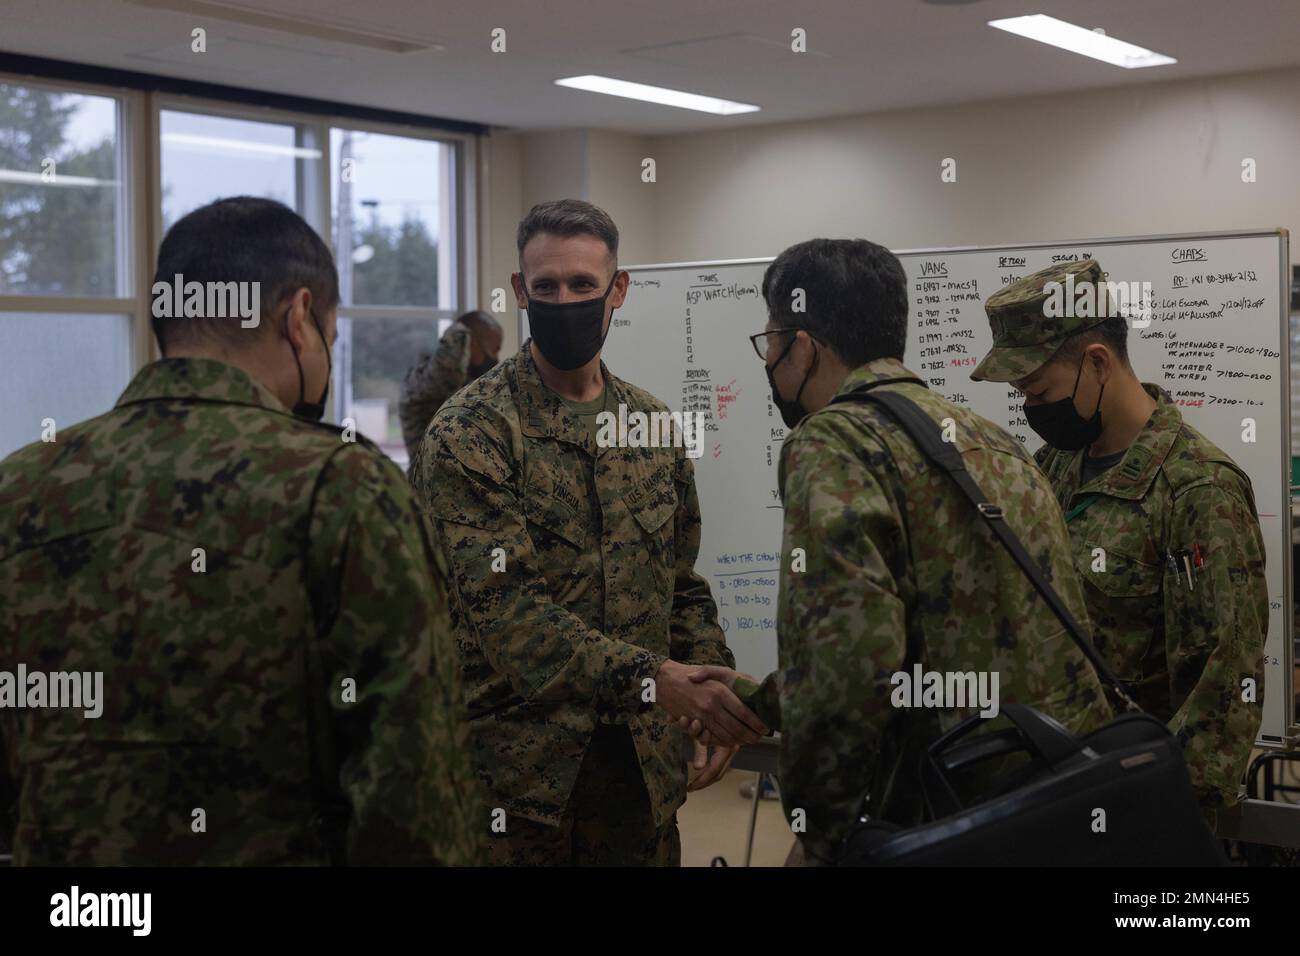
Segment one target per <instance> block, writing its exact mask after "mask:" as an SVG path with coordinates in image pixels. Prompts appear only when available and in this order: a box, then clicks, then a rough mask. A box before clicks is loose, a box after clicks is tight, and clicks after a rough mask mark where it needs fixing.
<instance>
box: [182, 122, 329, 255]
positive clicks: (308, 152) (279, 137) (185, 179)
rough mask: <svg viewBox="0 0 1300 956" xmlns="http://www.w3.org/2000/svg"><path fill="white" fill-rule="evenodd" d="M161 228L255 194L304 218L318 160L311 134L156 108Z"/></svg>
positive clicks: (285, 125)
mask: <svg viewBox="0 0 1300 956" xmlns="http://www.w3.org/2000/svg"><path fill="white" fill-rule="evenodd" d="M158 128H159V139H160V141H161V142H160V146H161V157H162V220H163V221H162V226H163V232H164V233H165V232H166V231H167V230H168V229H169V228H171V226H172V224H173V223H175V222H176V220H178V219H180V218H181V217H182V216H184V215H185V214H186V213H187V212H190V211H192V210H194V209H197V208H199V207H200V206H204V205H207V204H208V203H210V202H212V201H214V200H217V199H223V198H225V197H227V196H259V197H262V198H264V199H274V200H276V201H277V202H282V203H284V204H285V205H286V206H288V207H289V208H290V209H294V210H297V211H298V213H299V214H301V215H304V216H307V214H308V211H309V209H308V207H309V206H310V205H311V202H312V201H311V199H310V198H309V197H308V196H307V195H306V190H307V189H308V188H309V184H310V183H311V182H312V181H313V178H314V174H315V170H316V169H318V168H319V166H320V161H321V158H322V152H321V150H320V149H318V148H316V147H315V146H313V145H310V139H311V138H312V137H311V134H310V132H309V131H307V130H304V129H302V128H300V127H298V126H296V125H293V124H289V123H264V122H257V121H253V120H246V119H234V118H231V117H227V116H216V115H210V114H206V113H189V112H181V111H179V110H168V109H164V110H161V111H160V113H159V117H158Z"/></svg>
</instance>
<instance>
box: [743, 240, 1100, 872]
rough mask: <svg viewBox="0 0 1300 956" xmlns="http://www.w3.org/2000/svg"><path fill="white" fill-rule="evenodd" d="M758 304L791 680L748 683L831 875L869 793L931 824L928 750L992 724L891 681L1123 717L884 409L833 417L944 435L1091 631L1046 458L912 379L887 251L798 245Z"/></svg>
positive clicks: (964, 503) (884, 814)
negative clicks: (944, 683)
mask: <svg viewBox="0 0 1300 956" xmlns="http://www.w3.org/2000/svg"><path fill="white" fill-rule="evenodd" d="M796 289H803V290H806V295H807V311H806V312H804V311H800V312H795V311H792V310H791V308H790V306H791V301H792V293H793V292H794V291H795V290H796ZM763 295H764V298H765V300H766V302H767V305H768V310H769V316H770V318H769V321H768V325H767V331H766V332H765V333H762V334H761V335H759V336H755V337H754V338H755V342H756V347H758V349H759V351H760V354H761V355H765V363H766V365H767V367H768V375H769V378H770V379H771V381H772V390H773V404H774V405H775V406H776V407H777V408H778V409H780V410H781V414H782V417H783V418H784V419H785V421H786V423H787V425H789V426H793V427H792V430H791V431H790V432H789V433H788V434H787V435H786V437H785V440H784V442H783V443H782V448H781V459H780V467H779V472H778V475H779V483H780V490H781V496H782V504H783V507H784V509H785V518H784V531H783V535H782V553H783V555H784V556H785V557H784V559H783V562H782V571H781V581H780V588H781V590H780V598H779V607H778V618H777V635H778V641H779V646H778V669H777V670H776V671H775V672H774V673H773V674H771V675H769V676H768V678H767V679H766V680H765V681H764V682H763V683H762V684H761V685H757V684H754V683H752V682H751V681H748V680H746V679H744V678H741V679H738V680H737V681H736V682H735V685H734V686H735V687H736V689H737V692H738V693H739V695H740V697H741V699H742V700H744V701H746V702H747V703H750V704H751V705H752V706H753V707H754V709H755V712H756V713H757V714H758V715H759V716H760V717H761V718H763V720H764V722H765V723H767V724H768V725H769V726H773V727H779V729H780V730H781V734H782V736H781V756H780V772H779V774H778V776H779V779H780V782H781V797H782V801H783V803H784V805H785V810H786V813H787V815H788V818H789V819H790V820H791V822H792V823H795V822H798V821H799V820H800V817H799V816H798V814H799V812H800V811H801V812H802V814H803V817H802V820H803V823H804V826H805V827H806V829H805V831H804V832H803V833H802V835H801V840H802V843H803V846H804V849H805V850H806V852H807V854H808V857H809V859H810V861H812V862H820V863H826V862H829V861H831V860H833V859H834V858H835V857H836V856H837V854H838V852H839V847H840V844H841V842H842V840H843V838H844V836H845V834H846V832H847V831H848V829H849V827H850V826H851V824H852V823H853V822H854V820H855V819H856V818H857V816H858V814H859V811H860V810H861V809H862V801H863V798H864V797H865V796H867V794H868V793H870V795H871V803H870V810H871V812H872V814H873V815H874V816H876V817H879V818H883V819H885V820H889V821H892V822H894V823H898V824H901V825H910V824H913V823H917V822H920V820H921V816H922V809H923V808H922V801H921V796H920V791H919V780H918V778H917V765H918V758H919V755H920V753H921V752H922V749H923V748H924V747H925V746H927V745H928V744H930V743H932V742H933V741H934V740H935V739H936V738H937V737H938V736H939V735H940V734H941V733H942V732H943V731H945V730H947V729H948V728H951V727H952V726H953V725H954V724H956V723H957V722H958V721H960V720H961V719H962V718H964V717H966V716H969V714H970V713H973V712H974V711H976V710H979V709H980V708H979V707H978V706H976V707H974V708H969V709H966V710H957V709H903V708H899V707H895V706H894V705H893V704H892V703H891V694H892V692H893V691H894V689H895V685H893V684H891V677H892V676H893V675H894V674H896V673H898V672H906V673H908V674H910V673H911V672H912V668H913V665H915V664H918V663H919V664H921V665H922V666H923V668H924V670H925V671H939V672H955V671H961V672H976V673H984V674H990V673H992V672H997V674H998V680H999V697H998V699H999V701H1000V703H1001V704H1006V703H1013V702H1015V703H1023V704H1028V705H1030V706H1033V707H1036V708H1039V709H1040V710H1042V711H1044V712H1045V713H1047V714H1050V715H1051V716H1053V717H1055V718H1056V719H1057V720H1059V721H1060V722H1061V723H1062V724H1064V725H1065V726H1066V727H1067V728H1069V729H1070V730H1071V731H1072V732H1075V733H1086V732H1087V731H1089V730H1091V729H1093V728H1095V727H1097V726H1099V725H1100V724H1102V723H1104V722H1105V721H1106V720H1107V719H1109V717H1110V715H1111V711H1110V707H1109V704H1108V703H1107V701H1106V699H1105V697H1104V695H1103V693H1102V690H1101V685H1100V682H1099V681H1098V678H1097V676H1096V674H1095V672H1094V671H1093V669H1092V666H1091V665H1090V664H1089V663H1088V662H1087V660H1086V659H1085V658H1084V656H1083V654H1082V653H1081V652H1080V651H1079V649H1078V648H1077V647H1076V646H1075V645H1074V644H1073V643H1072V641H1071V640H1070V637H1069V636H1068V634H1067V633H1066V631H1065V628H1064V626H1063V625H1062V624H1061V622H1060V620H1059V619H1058V618H1057V617H1056V616H1055V615H1054V614H1053V613H1052V611H1051V609H1050V608H1049V607H1048V606H1047V604H1046V603H1045V602H1044V601H1043V600H1042V599H1041V598H1040V597H1039V596H1038V594H1037V592H1036V591H1035V590H1034V587H1033V585H1032V584H1031V583H1030V582H1029V580H1028V579H1027V578H1026V577H1025V576H1024V574H1023V573H1022V572H1021V570H1020V568H1019V567H1018V566H1017V565H1016V563H1015V561H1014V560H1013V559H1012V557H1011V556H1010V554H1008V553H1007V552H1006V551H1005V549H1004V548H1003V547H1002V546H1001V545H1000V544H999V543H998V542H997V540H996V539H995V538H994V537H993V535H992V534H991V532H989V530H988V529H987V528H986V527H985V524H984V520H983V519H982V518H981V517H980V516H979V514H978V513H977V512H976V511H975V508H974V506H973V505H972V504H971V502H970V501H969V500H968V499H967V498H966V497H965V495H963V494H962V492H961V491H960V490H959V489H958V488H957V486H956V485H955V484H954V483H953V481H952V479H951V478H949V477H948V475H947V474H946V473H944V472H942V471H940V470H938V469H937V468H935V467H934V466H932V465H931V464H930V462H929V460H928V459H927V458H926V457H925V456H924V454H923V453H922V452H921V451H920V449H919V448H917V446H916V445H915V444H914V443H913V442H912V440H911V439H910V438H909V437H908V436H907V434H906V433H905V432H904V431H902V430H901V428H900V426H898V425H897V424H896V423H895V421H894V420H893V419H892V418H891V417H890V416H889V414H888V413H887V412H885V411H884V410H883V409H880V408H878V407H877V406H875V405H871V404H866V403H858V402H851V403H837V404H833V405H832V404H828V403H829V402H830V400H831V398H833V397H834V396H836V395H843V394H846V393H848V392H851V391H853V390H856V389H867V388H878V389H885V390H889V391H896V392H898V393H899V394H901V395H904V396H906V397H907V398H909V399H911V400H912V401H913V402H915V403H916V404H917V405H918V406H919V407H920V408H921V410H922V411H924V412H925V414H926V415H928V416H929V417H930V418H931V419H933V420H934V421H935V423H936V425H940V426H942V423H945V422H948V423H949V426H950V427H949V432H948V433H949V434H950V435H951V436H952V440H953V443H954V444H955V446H956V448H957V449H958V450H959V451H960V453H961V456H962V459H963V463H964V464H965V466H966V468H967V470H968V471H969V472H970V473H971V475H972V477H973V478H974V479H975V480H976V481H977V482H978V483H979V485H980V486H981V487H982V488H983V490H984V492H985V494H986V495H987V496H988V497H989V499H990V500H991V501H993V502H994V503H996V504H998V505H1000V506H1001V507H1002V509H1003V511H1004V513H1005V515H1006V521H1007V522H1008V524H1009V525H1010V526H1011V528H1012V529H1013V530H1014V531H1015V533H1016V535H1017V536H1018V537H1019V538H1020V540H1021V541H1022V542H1023V543H1024V546H1025V548H1026V550H1027V551H1028V552H1029V554H1030V555H1031V556H1032V557H1033V558H1034V560H1035V561H1037V562H1038V563H1039V565H1040V566H1041V567H1043V568H1044V569H1045V571H1046V572H1047V574H1048V576H1049V578H1050V580H1051V581H1052V582H1053V584H1054V585H1055V587H1056V589H1057V590H1058V591H1059V593H1060V594H1061V597H1062V599H1063V600H1064V601H1065V604H1066V605H1067V606H1068V607H1069V608H1070V610H1071V611H1072V612H1073V613H1074V615H1075V616H1076V617H1077V618H1078V619H1079V620H1080V621H1085V620H1086V611H1085V608H1084V602H1083V594H1082V591H1081V588H1080V585H1079V582H1078V580H1077V579H1076V577H1075V575H1074V573H1073V569H1072V567H1071V561H1070V552H1069V541H1068V535H1067V533H1066V530H1065V526H1064V523H1063V522H1062V520H1061V516H1060V514H1059V513H1058V512H1057V510H1056V509H1055V508H1053V507H1052V505H1053V498H1052V492H1051V488H1050V486H1049V485H1048V484H1047V482H1046V481H1045V480H1044V479H1043V476H1042V474H1041V473H1040V472H1039V471H1038V469H1037V468H1035V467H1034V463H1033V461H1032V460H1031V459H1030V458H1029V456H1028V455H1027V454H1026V453H1025V452H1024V451H1023V449H1022V448H1021V447H1020V443H1019V442H1018V441H1016V440H1015V438H1013V437H1012V436H1011V435H1008V434H1007V433H1006V432H1005V431H1003V430H1002V429H1001V428H999V427H997V426H996V425H994V424H993V423H991V422H989V421H987V420H985V419H983V418H981V417H980V416H978V415H976V414H975V413H974V412H971V411H970V410H968V409H965V408H962V407H960V406H957V405H954V404H952V403H951V402H949V401H947V400H945V399H944V398H943V397H941V396H939V395H937V394H935V393H934V392H932V391H930V390H929V389H928V388H926V386H925V385H924V384H923V383H922V381H921V379H920V378H919V377H918V376H917V375H916V374H914V373H913V372H911V371H910V370H909V369H907V368H906V367H905V366H904V365H903V364H902V361H901V357H902V354H903V350H904V343H905V337H906V322H907V296H906V278H905V276H904V274H903V270H902V266H901V265H900V264H899V263H898V260H897V259H896V258H895V257H894V256H893V254H892V253H890V252H889V250H887V249H884V248H882V247H881V246H878V245H876V244H874V243H870V242H866V241H865V240H827V239H819V240H812V241H810V242H805V243H801V244H799V245H797V246H793V247H791V248H790V249H787V250H786V251H785V252H784V253H782V254H781V255H780V256H778V257H777V259H776V260H775V261H774V262H773V263H772V265H771V266H770V267H769V268H768V270H767V273H766V275H765V276H764V279H763ZM796 549H800V551H799V552H796ZM799 555H802V556H803V558H804V561H806V565H805V564H804V563H803V562H800V561H799V560H798V556H799ZM796 832H798V831H797V830H796Z"/></svg>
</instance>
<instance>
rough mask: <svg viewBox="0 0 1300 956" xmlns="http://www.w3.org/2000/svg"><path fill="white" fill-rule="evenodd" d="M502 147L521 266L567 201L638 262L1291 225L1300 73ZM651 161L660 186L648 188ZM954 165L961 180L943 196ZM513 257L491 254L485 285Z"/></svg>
mask: <svg viewBox="0 0 1300 956" xmlns="http://www.w3.org/2000/svg"><path fill="white" fill-rule="evenodd" d="M498 135H499V134H498ZM498 135H494V136H492V137H489V139H488V143H489V144H491V143H493V141H496V140H497V139H498ZM508 139H513V140H515V141H517V142H516V143H515V145H514V146H505V145H502V147H501V151H502V152H503V153H506V154H507V155H508V156H513V160H514V162H515V168H514V170H513V172H510V162H509V161H506V162H504V163H503V164H502V166H501V167H500V168H499V169H498V172H502V173H503V176H501V177H498V176H495V175H494V176H493V184H492V186H491V188H490V195H489V197H488V199H489V202H488V203H487V204H486V205H487V206H488V212H487V215H488V216H490V217H491V219H492V222H493V223H494V225H495V229H494V233H495V231H496V230H499V229H501V228H504V224H505V223H507V222H510V221H511V220H513V222H512V223H511V226H510V233H511V238H510V239H509V243H510V245H509V258H510V260H511V261H513V256H514V248H513V244H512V243H513V223H517V221H518V219H519V217H520V216H521V215H522V214H523V212H524V211H525V210H526V209H527V206H528V205H531V203H532V202H535V201H537V200H538V199H543V198H554V197H555V196H558V195H561V194H562V192H563V191H566V190H567V192H563V194H565V195H576V196H580V197H583V198H588V199H590V200H591V201H592V202H595V203H596V204H597V205H600V206H603V207H604V208H605V209H607V210H608V211H609V212H610V214H611V215H612V216H613V217H614V219H615V221H616V222H617V223H618V225H619V230H620V232H621V234H622V237H623V238H622V243H623V248H622V250H621V255H620V259H621V260H622V261H623V262H624V263H628V264H632V263H638V262H672V261H686V260H693V259H737V258H745V257H750V256H765V255H774V254H775V253H777V252H779V251H780V250H781V249H782V248H784V247H785V246H787V245H789V244H790V243H793V242H798V241H800V240H802V239H807V238H810V237H812V236H863V237H866V238H869V239H873V240H876V241H878V242H881V243H884V244H885V245H888V246H891V247H893V248H917V247H925V246H955V245H986V244H992V243H997V242H1028V241H1036V240H1056V239H1069V238H1093V237H1101V236H1116V235H1144V234H1156V233H1178V232H1210V231H1214V230H1222V229H1238V228H1260V227H1276V226H1282V227H1285V228H1289V229H1290V228H1295V227H1297V226H1300V70H1282V71H1273V72H1267V73H1252V74H1245V75H1240V76H1231V77H1220V78H1216V79H1212V80H1203V81H1202V80H1196V81H1182V82H1176V83H1161V84H1150V85H1143V86H1138V87H1128V88H1121V89H1115V90H1106V91H1100V92H1087V93H1077V94H1068V95H1058V96H1038V97H1028V98H1022V99H1015V100H1000V101H996V102H987V103H975V104H965V105H961V106H952V107H943V108H936V109H926V110H909V111H905V112H896V113H877V114H872V115H866V116H853V117H845V118H840V119H832V120H818V121H815V122H806V123H787V124H780V125H772V126H756V127H750V128H745V129H737V130H735V131H727V132H713V133H696V134H689V135H680V136H659V137H639V136H631V135H627V134H622V133H613V132H606V131H582V130H573V131H561V132H546V133H536V134H524V135H519V136H512V137H506V138H503V140H502V142H503V144H504V143H505V142H506V141H507V140H508ZM491 152H492V153H493V154H495V153H496V152H497V148H496V147H493V149H492V150H491ZM646 156H650V157H653V158H654V159H655V163H656V174H657V181H656V182H654V183H642V182H641V160H642V159H643V158H644V157H646ZM947 157H952V158H953V159H955V160H956V163H957V165H956V171H957V181H956V182H954V183H944V182H942V181H941V180H940V164H941V163H942V161H943V160H944V159H945V158H947ZM1245 157H1250V158H1253V159H1254V160H1255V161H1256V164H1257V181H1256V182H1254V183H1249V184H1248V183H1243V182H1242V180H1241V172H1242V167H1241V162H1242V159H1243V158H1245ZM557 190H558V191H557ZM505 247H506V244H505V240H504V239H502V240H500V241H496V240H494V241H493V259H492V261H491V263H490V264H489V265H490V268H489V270H487V272H488V273H491V274H493V275H495V274H496V273H497V272H498V271H499V270H500V268H502V267H503V263H502V262H501V261H499V260H500V259H501V257H502V256H503V255H504V253H503V252H502V250H503V249H505ZM1291 255H1292V260H1293V261H1300V249H1297V248H1295V247H1293V248H1292V253H1291ZM507 279H508V274H507ZM485 281H486V279H485ZM511 324H513V323H511Z"/></svg>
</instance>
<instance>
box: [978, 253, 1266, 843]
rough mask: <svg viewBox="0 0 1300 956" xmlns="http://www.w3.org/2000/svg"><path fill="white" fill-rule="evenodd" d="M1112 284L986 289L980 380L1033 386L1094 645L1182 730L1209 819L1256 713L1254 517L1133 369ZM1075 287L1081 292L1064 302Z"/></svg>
mask: <svg viewBox="0 0 1300 956" xmlns="http://www.w3.org/2000/svg"><path fill="white" fill-rule="evenodd" d="M1102 280H1103V274H1102V271H1101V267H1100V265H1098V264H1097V262H1096V261H1095V260H1092V259H1087V260H1084V261H1082V262H1071V263H1060V264H1058V265H1055V266H1051V267H1048V268H1046V269H1043V270H1041V271H1039V272H1036V273H1034V274H1033V275H1029V276H1026V277H1025V278H1023V279H1021V280H1019V281H1018V282H1015V283H1013V284H1011V285H1008V286H1007V287H1006V288H1004V289H1002V290H1000V291H999V292H997V293H995V294H994V295H992V296H990V297H989V299H988V300H987V302H986V303H985V306H984V307H985V310H986V311H987V313H988V316H989V324H990V326H991V327H992V329H993V349H992V350H991V351H990V352H989V354H988V355H987V356H986V357H985V358H984V360H983V361H982V362H981V363H980V364H979V366H978V367H976V369H975V370H974V372H973V373H972V374H971V377H972V378H974V379H975V380H976V381H984V380H987V381H993V382H1010V383H1012V384H1013V385H1014V386H1015V387H1016V388H1017V389H1018V390H1019V391H1021V392H1022V393H1023V394H1024V395H1025V402H1024V413H1025V418H1026V419H1027V421H1028V424H1029V426H1030V427H1031V428H1033V429H1034V431H1035V432H1037V433H1038V435H1039V436H1040V437H1041V438H1043V440H1044V441H1045V442H1047V444H1045V445H1044V446H1043V447H1042V448H1040V449H1039V450H1038V452H1037V453H1036V455H1035V458H1036V459H1037V461H1038V463H1039V465H1040V466H1041V467H1042V469H1043V471H1044V472H1045V473H1046V474H1047V476H1048V478H1049V479H1051V482H1052V486H1053V488H1055V490H1056V499H1057V501H1058V502H1059V503H1060V507H1061V510H1062V511H1063V512H1064V514H1065V521H1066V524H1067V526H1068V527H1069V529H1070V538H1071V542H1072V545H1073V549H1074V563H1075V567H1076V569H1077V570H1078V572H1079V576H1080V577H1081V578H1082V579H1083V583H1084V595H1085V597H1086V598H1087V601H1088V612H1089V616H1090V617H1091V618H1092V623H1093V626H1094V628H1095V629H1096V641H1097V649H1098V650H1099V651H1100V652H1101V653H1102V655H1103V656H1104V657H1105V658H1106V661H1107V663H1109V664H1110V666H1111V668H1112V669H1113V670H1114V671H1115V674H1116V676H1118V677H1119V678H1120V679H1121V680H1123V681H1125V682H1126V683H1128V685H1129V692H1130V694H1131V695H1132V696H1133V697H1134V698H1135V700H1136V701H1137V702H1138V704H1140V705H1141V706H1142V708H1143V709H1144V710H1146V711H1147V712H1148V713H1150V714H1152V715H1153V716H1155V717H1158V718H1159V719H1160V720H1163V721H1166V722H1167V723H1168V725H1169V730H1170V731H1171V732H1172V733H1174V734H1176V735H1177V736H1178V737H1179V738H1180V739H1181V740H1182V742H1183V752H1184V756H1185V758H1186V760H1187V766H1188V771H1189V773H1190V775H1191V778H1192V783H1193V784H1194V785H1195V786H1196V789H1197V793H1198V796H1199V799H1200V803H1201V806H1202V809H1203V811H1204V812H1205V815H1206V818H1207V820H1208V821H1209V823H1210V825H1211V826H1213V825H1214V823H1215V819H1216V811H1218V810H1219V809H1223V808H1228V807H1232V806H1234V805H1235V804H1236V803H1237V802H1238V799H1239V797H1238V791H1239V790H1240V787H1241V782H1242V777H1243V775H1244V773H1245V770H1246V763H1247V761H1248V760H1249V759H1250V751H1251V747H1252V746H1253V744H1254V741H1255V735H1256V733H1257V732H1258V730H1259V723H1260V719H1261V708H1260V703H1261V702H1262V699H1263V693H1262V692H1263V680H1262V674H1261V670H1260V666H1261V662H1262V655H1263V649H1264V640H1265V638H1266V636H1267V633H1268V588H1267V584H1266V581H1265V578H1264V542H1263V538H1262V537H1261V535H1260V530H1259V517H1258V514H1257V512H1256V510H1255V498H1254V494H1253V492H1252V490H1251V485H1250V479H1249V478H1248V477H1247V476H1246V473H1245V472H1243V471H1242V470H1241V468H1239V467H1238V466H1237V464H1236V463H1235V462H1234V461H1233V460H1232V458H1231V457H1229V456H1228V455H1227V454H1226V453H1225V452H1223V451H1222V450H1221V449H1219V448H1217V447H1216V446H1215V445H1214V444H1213V443H1211V442H1210V441H1209V440H1208V439H1206V437H1205V436H1204V435H1202V434H1201V433H1200V432H1198V431H1197V430H1196V429H1195V428H1193V427H1192V426H1190V425H1188V424H1187V423H1186V422H1185V421H1183V416H1182V413H1181V412H1180V411H1179V409H1178V406H1177V405H1175V404H1174V402H1173V401H1172V400H1171V399H1170V397H1169V394H1168V393H1167V392H1166V391H1165V390H1164V389H1162V388H1160V387H1159V386H1156V385H1152V384H1149V383H1143V382H1141V381H1140V380H1139V379H1138V377H1137V375H1136V374H1135V373H1134V371H1133V368H1132V366H1131V365H1130V363H1129V358H1128V346H1127V337H1128V325H1127V321H1126V319H1125V318H1124V317H1123V316H1121V315H1118V314H1115V313H1118V312H1119V311H1120V306H1121V305H1122V303H1120V302H1118V301H1116V297H1112V296H1109V295H1107V293H1106V285H1105V283H1104V282H1103V281H1102ZM1052 284H1055V286H1053V285H1052ZM1071 287H1072V288H1073V289H1074V290H1075V291H1074V296H1075V300H1073V301H1065V299H1064V296H1065V295H1066V294H1067V291H1068V289H1069V288H1071ZM1089 287H1091V288H1089ZM1088 297H1091V301H1090V302H1087V301H1086V300H1087V299H1088ZM1133 307H1134V308H1136V307H1138V304H1137V303H1134V304H1133ZM1247 682H1249V684H1248V683H1247ZM1250 684H1253V691H1248V689H1247V688H1248V686H1249V685H1250Z"/></svg>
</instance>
